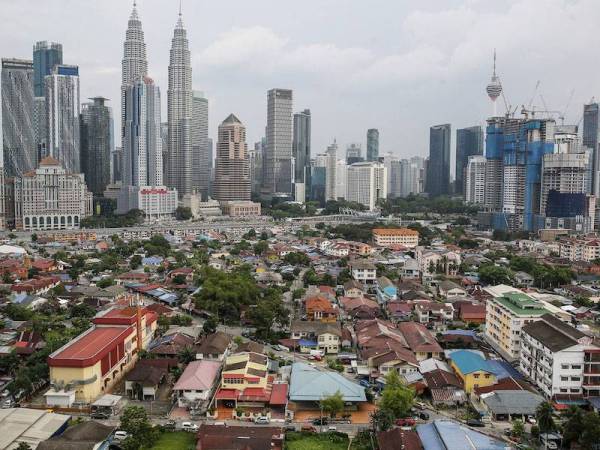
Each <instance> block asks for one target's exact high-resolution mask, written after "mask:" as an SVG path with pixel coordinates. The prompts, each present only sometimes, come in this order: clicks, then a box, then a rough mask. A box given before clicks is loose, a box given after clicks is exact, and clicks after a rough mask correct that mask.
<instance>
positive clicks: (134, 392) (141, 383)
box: [125, 360, 169, 400]
mask: <svg viewBox="0 0 600 450" xmlns="http://www.w3.org/2000/svg"><path fill="white" fill-rule="evenodd" d="M140 362H141V360H140V361H138V363H137V364H136V365H135V367H134V368H133V369H132V370H131V371H130V372H128V373H127V375H125V393H126V394H127V395H129V397H130V398H133V399H136V400H148V399H152V400H156V394H157V392H158V389H159V386H160V385H161V384H162V383H163V382H164V381H165V379H166V377H167V375H168V373H169V372H168V370H167V369H166V368H164V367H156V366H149V365H145V364H140Z"/></svg>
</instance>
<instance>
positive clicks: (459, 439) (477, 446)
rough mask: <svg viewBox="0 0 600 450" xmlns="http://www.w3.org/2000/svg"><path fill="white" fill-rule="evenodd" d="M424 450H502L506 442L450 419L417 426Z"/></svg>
mask: <svg viewBox="0 0 600 450" xmlns="http://www.w3.org/2000/svg"><path fill="white" fill-rule="evenodd" d="M417 433H418V435H419V438H421V443H422V444H423V448H424V450H465V449H471V450H504V449H505V448H506V447H507V444H506V443H504V442H502V441H499V440H498V439H494V438H491V437H489V436H486V435H485V434H481V433H478V432H477V431H474V430H471V429H470V428H467V427H465V426H463V425H461V424H459V423H457V422H452V421H450V420H434V421H433V422H431V423H427V424H424V425H418V426H417Z"/></svg>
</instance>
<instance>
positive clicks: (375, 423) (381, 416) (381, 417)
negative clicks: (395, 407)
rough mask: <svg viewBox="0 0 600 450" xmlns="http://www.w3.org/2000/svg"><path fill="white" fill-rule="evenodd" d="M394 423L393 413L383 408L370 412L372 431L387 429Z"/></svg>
mask: <svg viewBox="0 0 600 450" xmlns="http://www.w3.org/2000/svg"><path fill="white" fill-rule="evenodd" d="M393 425H394V416H393V414H392V413H391V412H390V411H388V410H385V409H381V408H380V409H377V410H375V411H374V412H372V413H371V427H372V428H373V432H375V433H377V432H379V431H387V430H389V429H390V428H392V426H393Z"/></svg>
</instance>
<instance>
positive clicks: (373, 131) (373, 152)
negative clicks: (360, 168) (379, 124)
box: [367, 128, 379, 161]
mask: <svg viewBox="0 0 600 450" xmlns="http://www.w3.org/2000/svg"><path fill="white" fill-rule="evenodd" d="M367 161H379V130H378V129H377V128H370V129H368V130H367Z"/></svg>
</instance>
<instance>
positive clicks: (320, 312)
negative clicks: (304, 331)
mask: <svg viewBox="0 0 600 450" xmlns="http://www.w3.org/2000/svg"><path fill="white" fill-rule="evenodd" d="M304 308H305V309H306V317H307V319H308V320H314V321H317V322H335V321H337V318H338V309H337V307H335V306H334V305H332V304H331V302H330V301H329V300H327V299H326V298H325V297H323V296H321V295H318V296H314V297H308V298H306V300H305V301H304Z"/></svg>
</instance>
